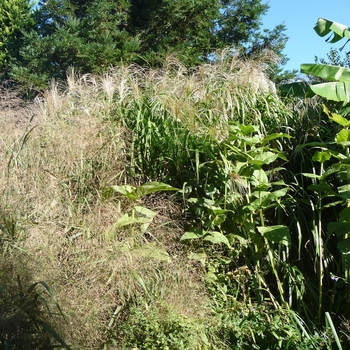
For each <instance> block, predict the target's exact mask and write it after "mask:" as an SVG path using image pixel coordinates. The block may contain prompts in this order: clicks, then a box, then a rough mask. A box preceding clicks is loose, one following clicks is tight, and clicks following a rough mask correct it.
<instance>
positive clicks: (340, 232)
mask: <svg viewBox="0 0 350 350" xmlns="http://www.w3.org/2000/svg"><path fill="white" fill-rule="evenodd" d="M327 229H328V232H329V233H332V232H334V233H335V234H336V235H337V236H338V237H340V236H344V235H346V234H348V233H350V222H339V221H338V222H331V223H329V224H328V226H327Z"/></svg>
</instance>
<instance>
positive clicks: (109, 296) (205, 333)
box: [0, 56, 305, 349]
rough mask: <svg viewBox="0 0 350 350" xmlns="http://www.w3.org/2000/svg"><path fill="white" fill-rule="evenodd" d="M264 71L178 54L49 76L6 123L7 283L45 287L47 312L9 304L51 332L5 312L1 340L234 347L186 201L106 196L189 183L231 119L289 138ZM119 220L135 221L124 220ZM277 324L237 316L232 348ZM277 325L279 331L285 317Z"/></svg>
mask: <svg viewBox="0 0 350 350" xmlns="http://www.w3.org/2000/svg"><path fill="white" fill-rule="evenodd" d="M264 67H265V64H264V62H263V61H261V62H253V61H243V60H239V59H238V58H237V57H236V56H233V57H231V59H230V60H224V59H223V60H222V61H220V60H219V61H218V63H216V64H208V65H203V66H200V67H198V68H196V69H194V70H193V71H188V70H187V69H186V68H185V67H184V66H182V65H181V63H180V62H178V61H177V60H175V59H174V58H172V57H169V58H168V60H167V61H166V62H165V63H164V68H163V69H160V70H152V69H146V68H142V67H138V66H128V67H118V68H114V69H111V70H110V71H108V72H106V73H105V74H104V75H103V76H93V75H83V76H80V75H79V74H78V73H77V72H75V71H74V70H73V69H72V70H70V71H69V72H68V73H67V81H66V82H55V81H53V82H52V84H51V85H50V88H49V89H48V90H47V91H46V92H45V93H43V95H42V96H39V97H37V99H36V100H35V103H34V104H33V105H32V106H31V107H30V108H28V111H27V116H23V120H20V121H18V120H15V119H13V120H12V119H8V118H6V116H2V118H1V121H0V122H1V128H0V141H1V149H0V152H1V153H0V159H1V163H0V166H1V168H0V174H1V177H0V190H1V197H0V227H1V239H0V246H1V248H2V261H3V263H2V264H1V266H0V269H1V275H2V276H4V277H3V280H4V281H9V280H11V281H12V282H11V283H8V282H6V283H5V282H4V285H5V284H6V286H7V287H8V288H11V290H13V295H22V294H21V291H23V290H25V291H27V292H28V293H27V294H28V295H29V294H31V293H32V292H34V287H32V286H34V283H35V282H38V281H42V282H43V283H44V285H41V286H40V285H39V286H35V290H37V289H38V290H37V291H36V293H38V295H39V296H40V298H41V299H40V298H39V300H43V303H41V304H40V303H39V304H38V305H37V304H31V303H28V307H27V308H26V309H24V310H22V309H21V306H20V304H21V301H16V302H15V303H13V302H12V301H11V300H8V298H7V299H6V298H4V297H2V299H3V300H1V302H2V304H3V305H5V307H6V308H7V309H8V310H12V311H11V312H12V313H13V314H14V313H16V312H17V311H18V310H20V311H21V312H22V314H23V315H24V316H23V317H27V318H28V320H30V322H32V324H34V325H36V326H37V327H38V328H40V327H41V328H40V329H41V331H42V334H41V333H40V332H38V331H37V330H36V329H37V328H35V327H34V328H35V329H31V328H28V327H27V328H26V327H22V325H21V324H20V323H16V322H12V323H8V324H11V327H12V328H11V327H10V329H7V328H6V327H2V328H1V325H2V323H4V322H5V321H6V320H7V321H9V320H10V319H11V320H12V318H11V317H12V316H13V315H12V314H11V312H10V311H9V312H8V313H7V314H6V315H5V316H6V317H7V319H6V317H5V316H4V318H3V319H2V323H1V322H0V328H1V331H2V332H3V334H4V335H2V339H1V341H2V342H3V343H4V344H6V343H7V344H9V346H10V345H11V346H13V345H12V344H14V342H15V341H17V342H18V343H16V344H17V346H18V348H20V346H22V345H23V339H22V338H21V337H20V336H19V335H18V334H19V333H21V332H22V333H26V334H27V340H28V339H29V340H28V342H29V343H30V344H31V345H30V346H31V347H29V348H33V349H34V348H45V346H46V345H47V342H51V343H52V345H54V344H61V346H66V347H68V346H70V347H71V348H75V349H101V348H104V349H131V348H135V349H136V348H140V349H166V348H168V349H197V348H198V349H212V348H216V349H219V348H220V349H226V348H229V344H230V341H229V339H225V336H223V334H226V333H225V331H224V329H225V327H226V326H225V322H226V321H227V320H226V321H225V320H224V316H223V315H226V311H225V312H224V311H223V310H222V313H221V314H220V313H219V312H218V310H219V306H218V305H219V304H220V302H219V300H221V301H222V296H224V295H225V291H223V290H222V291H217V293H219V294H220V293H221V296H220V297H218V300H216V301H215V302H216V304H215V305H216V306H217V309H216V311H217V313H216V314H215V313H214V314H213V309H212V307H211V306H210V305H211V303H212V300H210V298H209V292H208V290H207V288H206V278H205V276H206V270H205V269H204V268H203V264H202V263H201V262H200V260H201V259H200V255H198V254H197V255H195V256H194V255H193V254H192V258H193V257H195V259H191V255H190V256H189V251H188V248H186V247H185V246H183V245H182V244H180V242H179V240H180V237H181V236H182V235H183V233H184V219H183V218H184V216H183V213H182V210H183V203H182V201H181V195H180V196H173V195H171V194H169V193H163V192H161V193H160V194H153V195H150V196H146V197H144V198H143V197H140V198H138V200H137V201H136V202H133V201H130V200H129V199H128V198H127V197H125V196H119V195H118V194H116V193H111V191H110V190H109V189H110V188H111V186H123V185H132V186H134V187H136V188H137V187H138V186H140V185H142V184H143V183H145V182H149V181H163V182H169V183H171V184H172V185H173V186H179V185H181V184H182V183H183V182H184V181H186V179H187V178H189V177H190V176H191V174H192V173H194V174H196V171H197V172H198V171H199V170H198V167H199V166H200V159H199V158H200V157H199V156H198V157H196V154H197V153H196V149H197V148H198V147H199V146H200V145H203V143H205V142H210V140H214V141H215V142H216V141H220V140H222V139H225V138H226V137H227V135H228V123H229V122H230V121H236V122H239V123H241V124H249V123H252V124H255V125H259V127H260V128H261V131H262V132H263V133H272V132H275V131H281V132H288V130H289V128H290V125H289V124H288V123H289V121H290V120H291V119H292V116H293V112H292V111H291V110H290V109H289V108H288V107H286V106H285V105H284V104H283V103H282V102H281V101H280V99H279V98H278V97H277V95H276V93H275V90H274V86H273V84H272V83H271V82H270V81H269V80H268V79H267V78H266V76H265V74H264ZM208 140H209V141H208ZM209 150H210V147H208V151H209ZM197 155H198V154H197ZM183 195H184V193H183ZM130 212H132V213H133V216H125V215H126V214H127V213H130ZM135 213H138V215H139V216H140V217H141V219H140V217H139V219H140V220H139V221H137V220H136V219H135V217H134V215H135ZM155 214H156V215H155ZM128 215H129V214H128ZM123 216H124V218H129V219H130V218H132V219H133V220H134V221H131V222H129V224H125V225H124V224H119V225H116V223H117V222H118V220H120V218H123ZM119 223H120V221H119ZM189 257H190V258H189ZM239 271H240V270H239ZM241 277H242V280H241V283H242V284H241V286H240V287H239V288H238V292H237V293H242V292H243V294H244V288H245V287H244V286H245V283H248V279H249V278H248V277H249V276H248V274H247V275H244V274H242V276H241ZM21 281H23V282H21ZM23 284H24V286H23ZM37 287H38V288H37ZM239 289H240V290H239ZM3 290H4V288H3ZM27 294H26V295H27ZM28 298H29V296H28ZM10 299H11V298H10ZM12 299H13V300H17V299H16V298H15V297H13V298H12ZM20 300H22V299H20ZM11 303H12V304H11ZM235 303H236V302H234V301H232V303H231V307H232V308H234V309H235V312H237V315H241V316H242V317H243V316H244V315H245V316H247V313H249V305H244V303H242V304H239V303H238V304H235ZM220 305H221V304H220ZM222 305H224V303H223V304H222ZM225 305H227V304H225ZM225 307H227V306H225ZM48 310H49V311H48ZM18 312H19V311H18ZM276 312H277V311H276ZM241 316H237V317H241ZM232 317H233V316H232ZM271 317H272V316H268V315H267V314H264V311H262V312H261V314H260V319H257V318H255V319H254V320H253V321H249V322H248V321H247V325H246V326H245V327H244V326H243V324H242V325H240V324H239V322H238V321H237V320H236V319H234V318H232V319H230V321H229V324H230V327H231V328H232V331H233V332H236V336H237V344H238V343H239V341H241V342H243V343H242V344H243V345H244V342H246V341H247V339H248V338H249V337H250V329H249V328H250V327H258V328H259V327H260V326H259V324H261V322H262V323H264V322H266V320H268V319H270V321H271ZM275 317H276V319H278V320H279V321H276V322H280V324H284V322H285V320H284V319H285V317H286V315H284V314H276V315H275V316H273V319H275ZM28 322H29V321H28ZM35 322H37V324H36V323H35ZM227 322H228V321H227ZM235 322H238V323H235ZM272 324H273V325H275V324H274V323H273V322H272ZM21 327H22V328H21ZM277 328H278V327H277ZM296 328H298V327H296ZM261 329H262V328H261ZM292 329H294V328H293V326H290V330H289V332H291V333H290V334H291V335H290V337H291V338H293V337H296V338H297V335H295V334H296V333H297V332H296V331H295V332H296V333H295V334H294V333H293V332H294V330H293V331H292ZM5 330H6V331H5ZM269 331H270V332H272V334H273V332H275V334H277V333H278V331H277V329H275V330H269ZM304 331H305V330H304ZM6 332H7V333H6ZM276 332H277V333H276ZM286 334H288V331H286ZM286 334H285V336H286ZM10 335H12V340H11V339H10ZM278 336H280V337H282V335H281V334H280V333H278V335H276V338H277V339H278ZM293 339H294V338H293ZM279 341H280V339H279ZM11 342H12V343H11ZM253 342H256V340H254V341H253ZM291 343H292V341H291ZM18 344H20V345H18ZM44 344H46V345H44ZM62 344H67V345H62ZM281 344H282V341H281ZM243 345H242V346H243ZM14 346H16V345H14Z"/></svg>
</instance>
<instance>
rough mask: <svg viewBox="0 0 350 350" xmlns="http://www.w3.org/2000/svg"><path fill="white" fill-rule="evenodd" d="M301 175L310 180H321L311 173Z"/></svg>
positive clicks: (318, 176)
mask: <svg viewBox="0 0 350 350" xmlns="http://www.w3.org/2000/svg"><path fill="white" fill-rule="evenodd" d="M301 175H303V176H305V177H308V178H310V179H320V178H321V176H320V175H316V174H311V173H301Z"/></svg>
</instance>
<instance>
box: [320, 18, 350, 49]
mask: <svg viewBox="0 0 350 350" xmlns="http://www.w3.org/2000/svg"><path fill="white" fill-rule="evenodd" d="M314 30H315V32H316V33H317V34H318V35H319V36H321V37H324V36H326V35H328V34H330V33H331V34H333V37H332V36H330V37H329V38H328V39H327V40H326V41H327V42H329V43H331V44H333V43H336V42H338V41H339V40H341V39H342V38H344V37H345V38H348V39H350V32H349V27H348V26H345V25H344V24H340V23H337V22H334V21H330V20H328V19H325V18H319V19H318V21H317V23H316V25H315V27H314ZM331 38H332V39H331Z"/></svg>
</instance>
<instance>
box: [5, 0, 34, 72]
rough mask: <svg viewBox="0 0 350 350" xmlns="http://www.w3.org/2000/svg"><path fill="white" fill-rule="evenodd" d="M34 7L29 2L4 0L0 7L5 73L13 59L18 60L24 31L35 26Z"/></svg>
mask: <svg viewBox="0 0 350 350" xmlns="http://www.w3.org/2000/svg"><path fill="white" fill-rule="evenodd" d="M31 11H32V5H31V4H30V3H29V2H28V0H3V2H2V4H1V6H0V71H2V73H5V74H6V72H7V71H8V66H9V62H10V60H11V58H18V47H20V46H21V44H22V40H23V34H22V31H25V30H29V29H30V27H31V26H32V25H33V18H32V16H31Z"/></svg>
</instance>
